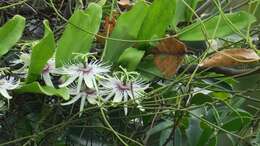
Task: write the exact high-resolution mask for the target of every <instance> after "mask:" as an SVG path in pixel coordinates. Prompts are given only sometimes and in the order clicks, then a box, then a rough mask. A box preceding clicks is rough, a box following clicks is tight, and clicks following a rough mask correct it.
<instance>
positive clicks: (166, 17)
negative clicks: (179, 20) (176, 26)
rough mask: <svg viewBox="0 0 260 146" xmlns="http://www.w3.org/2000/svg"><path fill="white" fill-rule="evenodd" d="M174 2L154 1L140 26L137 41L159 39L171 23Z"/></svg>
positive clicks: (174, 7)
mask: <svg viewBox="0 0 260 146" xmlns="http://www.w3.org/2000/svg"><path fill="white" fill-rule="evenodd" d="M175 9H176V0H154V2H153V3H152V5H151V6H150V8H149V10H148V13H147V15H146V17H145V20H144V22H143V24H142V27H141V29H140V32H139V34H138V39H141V40H147V39H152V38H160V37H163V36H164V34H165V31H166V29H167V28H168V27H169V26H170V24H171V23H172V18H173V16H174V14H175Z"/></svg>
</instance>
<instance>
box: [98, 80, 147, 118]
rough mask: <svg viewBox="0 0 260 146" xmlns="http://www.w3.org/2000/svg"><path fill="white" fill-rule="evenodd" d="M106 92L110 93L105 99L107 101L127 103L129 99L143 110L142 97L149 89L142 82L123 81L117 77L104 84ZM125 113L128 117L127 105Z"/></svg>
mask: <svg viewBox="0 0 260 146" xmlns="http://www.w3.org/2000/svg"><path fill="white" fill-rule="evenodd" d="M102 85H103V87H104V89H103V90H104V91H103V92H106V93H108V94H107V96H106V97H105V99H104V100H105V101H108V100H110V99H111V98H113V102H115V103H118V102H121V101H123V102H125V103H126V102H127V101H128V100H129V98H130V99H131V100H133V101H135V102H136V103H137V104H138V107H139V108H140V109H141V110H142V108H141V105H140V99H139V98H140V97H142V96H143V95H144V94H145V90H146V89H147V88H148V87H149V85H148V84H145V83H144V82H143V81H142V80H138V79H135V80H128V81H122V80H120V79H119V78H118V77H117V76H115V77H111V78H109V79H108V81H107V82H103V83H102ZM124 112H125V115H127V105H126V104H124Z"/></svg>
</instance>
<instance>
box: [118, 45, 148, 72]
mask: <svg viewBox="0 0 260 146" xmlns="http://www.w3.org/2000/svg"><path fill="white" fill-rule="evenodd" d="M144 53H145V51H143V50H138V49H136V48H132V47H130V48H127V49H126V50H125V51H124V53H123V54H122V55H121V56H120V58H119V60H118V63H119V64H120V65H123V66H125V67H126V68H127V69H128V70H129V71H133V70H135V69H136V67H137V65H138V64H139V63H140V61H141V59H142V58H143V56H144Z"/></svg>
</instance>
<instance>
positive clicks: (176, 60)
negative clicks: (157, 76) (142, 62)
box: [152, 37, 187, 78]
mask: <svg viewBox="0 0 260 146" xmlns="http://www.w3.org/2000/svg"><path fill="white" fill-rule="evenodd" d="M152 52H153V54H154V56H155V57H154V63H155V65H156V66H157V68H159V70H160V71H161V72H162V73H163V75H164V76H165V77H166V78H170V77H172V76H173V75H174V74H176V72H177V71H178V68H179V66H180V65H181V63H182V61H183V58H184V55H185V54H186V52H187V47H186V45H185V44H184V43H182V42H181V41H179V40H177V39H176V38H173V37H171V38H167V39H164V40H162V41H161V42H160V43H159V44H158V46H157V47H156V48H154V49H153V50H152Z"/></svg>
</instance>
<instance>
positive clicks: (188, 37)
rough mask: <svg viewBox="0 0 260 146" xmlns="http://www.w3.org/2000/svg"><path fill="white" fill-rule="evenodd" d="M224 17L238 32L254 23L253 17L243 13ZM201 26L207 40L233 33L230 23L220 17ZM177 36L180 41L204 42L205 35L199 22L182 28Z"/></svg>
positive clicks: (205, 21) (206, 21)
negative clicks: (205, 31)
mask: <svg viewBox="0 0 260 146" xmlns="http://www.w3.org/2000/svg"><path fill="white" fill-rule="evenodd" d="M226 17H227V18H228V19H229V20H230V21H231V22H232V25H233V26H235V27H236V28H237V29H239V30H241V29H243V28H245V27H247V26H248V25H249V24H251V23H253V22H255V21H256V19H255V17H254V16H253V15H251V14H249V13H247V12H243V11H241V12H236V13H231V14H226ZM218 22H219V23H218ZM203 24H204V26H205V27H206V30H207V34H208V39H213V38H218V37H224V36H227V35H230V34H232V33H234V29H233V28H232V27H231V25H230V23H229V22H227V21H226V20H225V19H224V18H223V17H222V16H220V15H218V16H214V17H212V18H209V19H206V20H203ZM178 34H179V35H178V38H179V39H180V40H185V41H198V40H205V33H204V32H203V27H202V24H201V23H200V22H199V21H198V22H196V23H194V24H192V25H190V26H187V27H185V28H183V29H182V30H180V32H178Z"/></svg>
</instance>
